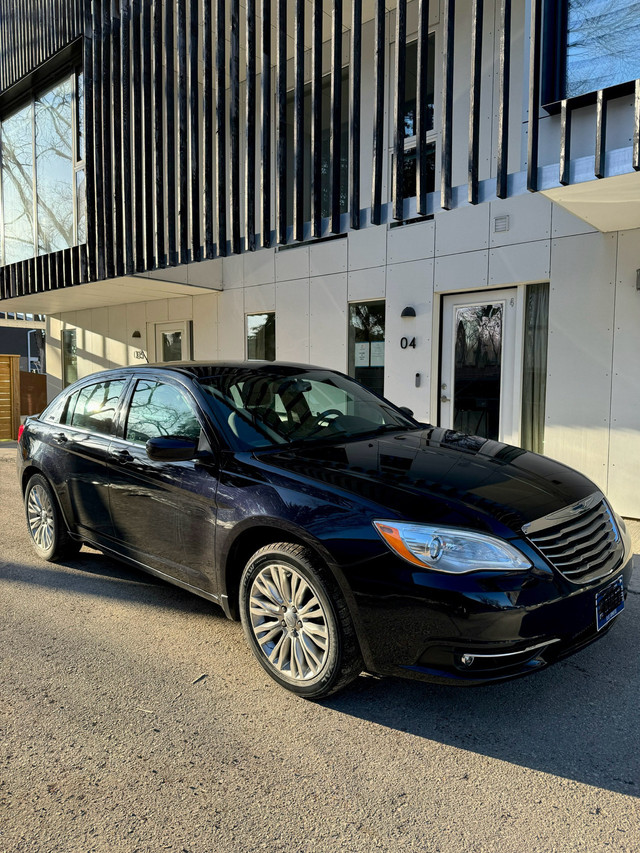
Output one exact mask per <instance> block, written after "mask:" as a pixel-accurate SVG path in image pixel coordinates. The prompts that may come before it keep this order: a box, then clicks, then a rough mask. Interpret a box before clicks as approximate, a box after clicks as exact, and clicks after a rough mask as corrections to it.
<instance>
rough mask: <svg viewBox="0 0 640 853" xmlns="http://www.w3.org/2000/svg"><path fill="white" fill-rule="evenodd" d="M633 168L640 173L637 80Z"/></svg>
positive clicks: (639, 88) (639, 89)
mask: <svg viewBox="0 0 640 853" xmlns="http://www.w3.org/2000/svg"><path fill="white" fill-rule="evenodd" d="M633 168H634V169H635V170H636V172H638V171H640V80H636V90H635V99H634V119H633Z"/></svg>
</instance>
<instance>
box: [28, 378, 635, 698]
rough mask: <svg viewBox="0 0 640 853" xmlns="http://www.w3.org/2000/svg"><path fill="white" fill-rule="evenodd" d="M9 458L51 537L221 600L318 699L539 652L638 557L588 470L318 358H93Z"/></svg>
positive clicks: (622, 578)
mask: <svg viewBox="0 0 640 853" xmlns="http://www.w3.org/2000/svg"><path fill="white" fill-rule="evenodd" d="M18 474H19V478H20V484H21V487H22V492H23V494H24V500H25V507H26V515H27V523H28V529H29V532H30V535H31V539H32V541H33V544H34V546H35V548H36V550H37V552H38V553H39V554H40V555H41V556H42V557H44V558H45V559H47V560H59V559H62V558H64V557H65V556H70V555H72V554H74V553H75V552H77V551H78V549H79V548H80V547H81V545H82V543H83V542H86V543H88V544H90V545H91V546H93V547H95V548H98V549H100V550H102V551H103V552H104V553H105V554H109V555H113V556H114V557H117V558H118V559H122V560H126V561H127V562H128V563H130V564H133V565H134V566H138V567H140V568H142V569H144V570H146V571H148V572H151V573H153V574H155V575H158V576H159V577H161V578H164V579H166V580H169V581H171V582H172V583H175V584H178V585H179V586H181V587H184V588H185V589H188V590H190V591H192V592H195V593H197V594H198V595H201V596H203V597H205V598H207V599H209V600H211V601H214V602H216V603H217V604H220V605H221V606H222V607H223V609H224V611H225V613H226V614H227V616H229V617H230V618H238V617H239V618H240V619H241V620H242V623H243V626H244V630H245V632H246V636H247V638H248V641H249V644H250V646H251V648H252V650H253V653H254V654H255V656H256V658H257V660H258V661H259V663H260V664H261V665H262V666H263V667H264V669H265V670H266V671H267V672H268V673H269V675H270V676H271V677H272V678H273V679H275V681H277V682H278V683H279V684H281V685H282V686H283V687H285V688H287V689H289V690H292V691H293V692H295V693H298V694H299V695H301V696H306V697H309V698H318V697H321V696H326V695H328V694H329V693H332V692H334V691H336V690H338V689H339V688H341V687H343V686H344V685H346V684H347V683H348V682H349V681H351V680H352V679H353V678H355V677H356V676H357V675H358V673H360V672H361V671H362V670H367V671H369V672H375V673H380V674H385V673H387V674H396V675H410V676H413V677H418V678H423V679H426V680H430V681H435V682H439V683H447V684H466V685H468V684H479V683H485V682H490V681H497V680H501V679H506V678H511V677H515V676H520V675H523V674H525V673H528V672H532V671H535V670H537V669H540V668H541V667H544V666H545V665H547V664H549V663H552V662H553V661H555V660H557V659H558V658H561V657H563V656H566V655H567V654H570V653H572V652H574V651H576V650H577V649H580V648H582V647H583V646H585V645H587V644H588V643H590V642H592V641H593V640H595V639H596V638H597V637H600V636H602V635H603V634H605V633H606V632H607V631H608V629H609V628H610V627H611V625H612V623H613V621H614V620H615V617H617V616H618V614H619V613H620V612H621V611H622V610H623V608H624V601H625V597H626V591H627V585H628V582H629V578H630V574H631V560H630V556H631V548H630V542H629V537H628V535H627V533H626V531H625V527H624V523H623V522H622V520H621V519H620V518H619V517H618V516H617V515H616V514H615V513H614V512H613V510H612V509H611V507H610V506H609V504H608V502H607V500H606V498H605V497H604V496H603V495H602V494H601V492H599V490H598V489H597V488H596V486H595V485H594V484H593V483H592V482H590V481H589V480H587V479H586V478H585V477H583V476H582V475H581V474H579V473H577V472H576V471H573V470H571V469H570V468H567V467H565V466H564V465H561V464H559V463H558V462H554V461H552V460H550V459H546V458H544V457H542V456H538V455H536V454H534V453H530V452H528V451H525V450H522V449H520V448H517V447H511V446H508V445H505V444H501V443H498V442H495V441H488V440H485V439H482V438H477V437H473V436H467V435H461V434H459V433H456V432H452V431H450V430H445V429H441V428H438V427H433V426H429V425H425V424H420V423H417V422H416V421H415V420H414V419H413V417H412V414H411V412H410V411H409V410H407V409H399V408H397V407H396V406H394V405H392V404H391V403H389V402H388V401H387V400H384V399H382V398H380V397H378V396H376V395H375V394H372V393H371V392H370V391H368V390H367V389H365V388H364V387H362V386H361V385H359V384H358V383H356V382H354V381H353V380H352V379H349V378H348V377H347V376H344V375H342V374H340V373H336V372H333V371H330V370H325V369H322V368H318V367H309V366H305V365H295V364H277V363H262V362H250V363H211V364H199V363H176V364H171V365H144V366H142V367H129V368H122V369H117V370H109V371H106V372H103V373H99V374H94V375H93V376H89V377H87V378H85V379H82V380H80V381H79V382H76V383H75V384H74V385H71V386H70V387H68V388H66V389H65V390H64V391H63V392H62V393H61V394H60V395H59V396H58V397H57V398H56V399H55V400H54V401H53V402H52V403H51V404H50V405H49V406H48V408H47V409H46V410H45V411H44V412H43V413H42V415H40V416H39V417H32V418H29V419H28V420H27V421H26V423H25V425H24V428H23V429H22V432H21V436H20V440H19V449H18Z"/></svg>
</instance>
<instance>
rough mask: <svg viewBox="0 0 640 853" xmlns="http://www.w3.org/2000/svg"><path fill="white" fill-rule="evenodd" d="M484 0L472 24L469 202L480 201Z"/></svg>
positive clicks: (474, 8)
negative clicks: (479, 158)
mask: <svg viewBox="0 0 640 853" xmlns="http://www.w3.org/2000/svg"><path fill="white" fill-rule="evenodd" d="M483 14H484V0H473V3H472V11H471V16H472V24H471V86H470V90H469V203H470V204H477V203H478V156H479V151H480V87H481V82H482V81H481V70H482V16H483Z"/></svg>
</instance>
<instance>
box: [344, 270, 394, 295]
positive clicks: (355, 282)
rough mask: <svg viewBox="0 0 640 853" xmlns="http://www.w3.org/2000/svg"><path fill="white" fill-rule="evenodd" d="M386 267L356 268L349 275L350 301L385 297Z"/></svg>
mask: <svg viewBox="0 0 640 853" xmlns="http://www.w3.org/2000/svg"><path fill="white" fill-rule="evenodd" d="M385 290H386V269H385V267H383V266H382V267H375V268H374V269H370V270H354V271H353V272H350V273H349V276H348V298H349V302H366V301H367V299H384V296H385Z"/></svg>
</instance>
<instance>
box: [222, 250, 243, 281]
mask: <svg viewBox="0 0 640 853" xmlns="http://www.w3.org/2000/svg"><path fill="white" fill-rule="evenodd" d="M243 282H244V256H243V255H230V256H229V257H228V258H223V259H222V287H223V289H224V290H227V289H229V288H232V287H242V284H243Z"/></svg>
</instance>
